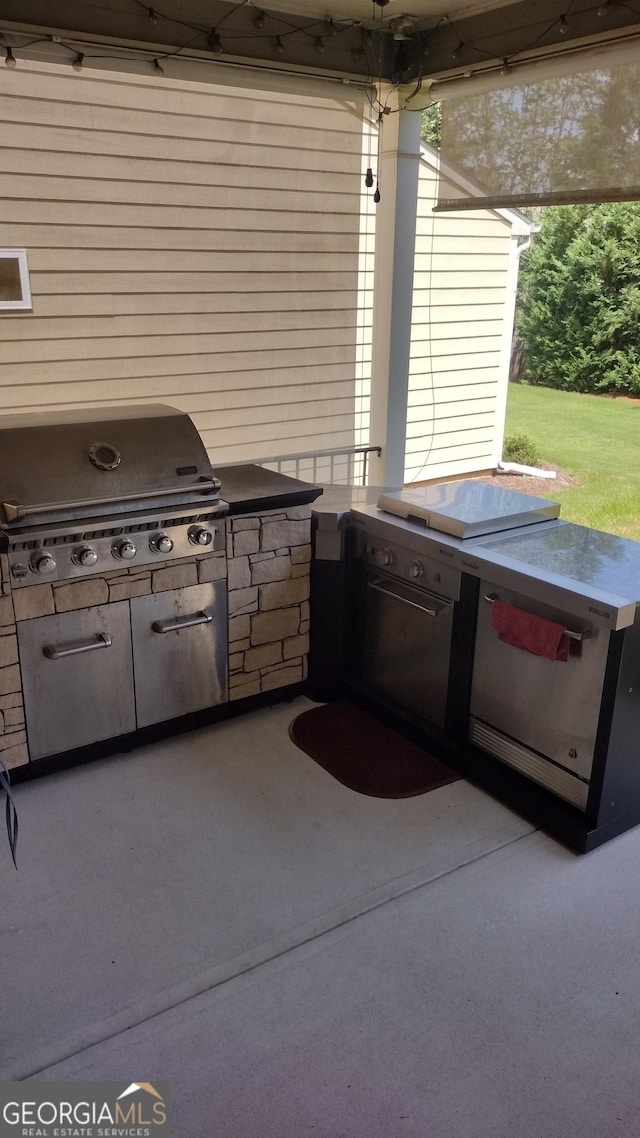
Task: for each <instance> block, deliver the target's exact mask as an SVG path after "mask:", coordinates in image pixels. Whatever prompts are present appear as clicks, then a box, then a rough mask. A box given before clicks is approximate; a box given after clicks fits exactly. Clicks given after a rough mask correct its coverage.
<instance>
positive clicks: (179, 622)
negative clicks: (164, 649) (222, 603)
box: [151, 610, 213, 632]
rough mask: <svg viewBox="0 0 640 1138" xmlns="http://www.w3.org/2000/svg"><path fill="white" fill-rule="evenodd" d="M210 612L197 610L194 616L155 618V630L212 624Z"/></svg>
mask: <svg viewBox="0 0 640 1138" xmlns="http://www.w3.org/2000/svg"><path fill="white" fill-rule="evenodd" d="M212 620H213V617H212V615H211V613H210V612H204V610H203V611H202V612H195V613H193V615H192V616H177V617H176V618H175V620H154V622H153V624H152V625H151V629H152V631H153V632H179V631H180V629H181V628H193V626H194V625H196V624H211V621H212Z"/></svg>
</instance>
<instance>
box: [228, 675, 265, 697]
mask: <svg viewBox="0 0 640 1138" xmlns="http://www.w3.org/2000/svg"><path fill="white" fill-rule="evenodd" d="M259 692H260V680H259V679H258V680H252V681H251V683H248V684H243V685H242V687H239V688H230V689H229V701H230V702H233V700H234V699H245V698H246V697H247V696H249V695H258V694H259Z"/></svg>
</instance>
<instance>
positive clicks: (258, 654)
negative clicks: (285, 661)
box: [244, 640, 282, 672]
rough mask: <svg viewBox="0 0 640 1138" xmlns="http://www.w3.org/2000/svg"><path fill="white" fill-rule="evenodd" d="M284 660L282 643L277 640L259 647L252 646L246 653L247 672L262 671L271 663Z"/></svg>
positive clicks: (245, 664)
mask: <svg viewBox="0 0 640 1138" xmlns="http://www.w3.org/2000/svg"><path fill="white" fill-rule="evenodd" d="M281 661H282V643H281V641H280V640H276V642H275V643H274V644H262V645H260V647H259V648H251V649H249V651H248V652H245V654H244V666H245V669H246V671H247V672H253V671H260V670H261V669H262V668H268V667H269V666H270V665H271V664H279V663H280V662H281Z"/></svg>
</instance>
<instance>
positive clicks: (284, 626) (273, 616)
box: [251, 605, 300, 645]
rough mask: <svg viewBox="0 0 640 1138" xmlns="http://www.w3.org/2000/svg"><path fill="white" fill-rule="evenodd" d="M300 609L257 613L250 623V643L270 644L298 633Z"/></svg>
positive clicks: (296, 607)
mask: <svg viewBox="0 0 640 1138" xmlns="http://www.w3.org/2000/svg"><path fill="white" fill-rule="evenodd" d="M299 625H300V609H299V608H298V606H297V605H296V606H295V607H293V608H288V609H274V610H273V611H272V612H258V613H256V614H255V616H254V617H253V620H252V621H251V643H252V644H253V645H257V644H271V643H272V642H273V641H274V640H284V639H285V638H286V637H287V636H295V635H296V633H297V632H299Z"/></svg>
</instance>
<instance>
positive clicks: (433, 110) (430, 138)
mask: <svg viewBox="0 0 640 1138" xmlns="http://www.w3.org/2000/svg"><path fill="white" fill-rule="evenodd" d="M420 137H421V139H422V141H423V142H430V143H431V145H432V146H435V148H436V150H439V149H440V140H441V138H442V105H441V103H431V104H430V105H429V106H428V107H427V108H426V109H425V110H424V111H423V112H422V123H421V125H420Z"/></svg>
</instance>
